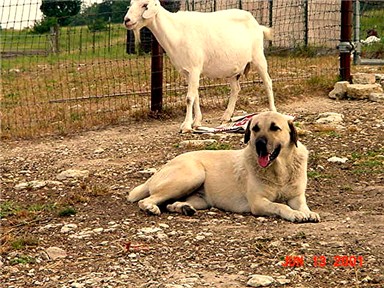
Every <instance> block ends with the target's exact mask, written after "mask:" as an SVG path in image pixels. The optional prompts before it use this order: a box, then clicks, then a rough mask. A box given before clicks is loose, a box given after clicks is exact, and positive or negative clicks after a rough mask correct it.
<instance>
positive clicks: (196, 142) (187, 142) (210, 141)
mask: <svg viewBox="0 0 384 288" xmlns="http://www.w3.org/2000/svg"><path fill="white" fill-rule="evenodd" d="M216 142H217V141H216V140H215V139H204V140H185V141H181V142H180V144H179V146H180V147H181V148H184V147H201V146H206V145H210V144H213V143H216Z"/></svg>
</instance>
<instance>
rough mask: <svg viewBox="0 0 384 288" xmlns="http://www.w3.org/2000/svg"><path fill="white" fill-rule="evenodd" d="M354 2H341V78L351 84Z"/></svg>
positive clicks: (348, 0)
mask: <svg viewBox="0 0 384 288" xmlns="http://www.w3.org/2000/svg"><path fill="white" fill-rule="evenodd" d="M352 16H353V5H352V0H343V1H341V33H340V44H339V47H338V48H339V51H340V78H341V80H343V81H349V82H351V52H352V50H353V45H352Z"/></svg>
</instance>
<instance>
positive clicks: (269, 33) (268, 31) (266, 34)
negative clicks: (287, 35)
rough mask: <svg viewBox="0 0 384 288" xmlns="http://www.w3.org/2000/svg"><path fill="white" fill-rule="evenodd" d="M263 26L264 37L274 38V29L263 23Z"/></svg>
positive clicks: (267, 38)
mask: <svg viewBox="0 0 384 288" xmlns="http://www.w3.org/2000/svg"><path fill="white" fill-rule="evenodd" d="M261 28H262V29H263V34H264V39H265V40H270V41H271V40H273V29H272V28H270V27H266V26H262V25H261Z"/></svg>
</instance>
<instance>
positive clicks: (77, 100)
mask: <svg viewBox="0 0 384 288" xmlns="http://www.w3.org/2000/svg"><path fill="white" fill-rule="evenodd" d="M45 1H48V2H55V3H56V4H57V3H61V4H62V5H64V6H65V3H67V4H68V2H76V3H78V2H79V3H80V4H81V6H80V9H79V10H78V11H77V13H75V12H74V10H76V9H74V8H73V7H72V8H73V9H72V10H71V9H68V10H70V12H68V13H67V14H65V13H64V12H63V10H65V9H63V8H61V10H62V11H61V13H62V14H60V15H56V16H52V15H50V16H47V15H45V14H44V13H43V12H42V9H41V4H42V0H2V1H0V5H1V7H0V9H1V12H0V25H1V40H0V44H1V48H0V51H1V74H2V77H1V85H2V91H1V110H2V121H1V128H2V137H3V138H15V137H34V136H40V135H46V134H60V133H69V132H71V133H72V132H76V131H79V130H84V129H89V128H95V127H102V126H106V125H109V124H113V123H118V122H121V121H129V120H130V119H133V118H135V117H141V116H143V115H146V114H147V113H148V112H149V108H150V107H149V103H150V78H151V71H150V66H151V55H150V52H148V51H142V52H141V53H139V54H137V53H132V49H129V45H131V44H130V43H131V42H130V41H131V40H130V39H129V38H130V37H129V33H128V32H127V31H126V30H125V28H124V27H123V25H122V19H123V17H124V15H125V13H126V7H127V6H128V4H129V1H111V0H104V1H101V0H100V1H92V0H88V1H80V0H72V1H62V0H45ZM43 2H44V1H43ZM166 2H171V4H172V5H177V6H178V7H180V10H194V11H204V12H211V11H216V10H222V9H229V8H240V9H245V10H248V11H250V12H252V14H253V15H254V16H255V18H256V19H257V20H258V21H259V23H260V24H263V25H266V26H272V27H273V28H274V35H275V36H274V41H272V42H271V43H265V44H266V45H265V47H266V54H267V61H268V64H269V71H270V75H271V77H272V79H273V81H274V83H276V85H275V94H276V97H277V98H279V97H283V96H284V95H283V94H284V92H283V90H279V83H282V84H281V85H280V86H281V87H284V86H286V85H288V84H289V83H291V82H294V81H299V80H300V81H301V80H306V81H307V80H310V79H314V78H316V77H331V78H332V79H336V77H337V75H338V59H337V58H338V54H337V53H338V52H337V50H336V46H337V44H338V40H339V35H340V1H338V0H321V1H311V0H274V1H271V0H269V1H267V0H265V1H240V0H216V1H215V0H210V1H207V0H205V1H193V0H180V1H179V2H177V0H175V1H166ZM175 2H176V4H175ZM76 3H75V4H76ZM72 4H73V3H72ZM168 4H169V3H168ZM73 5H74V4H73ZM64 6H63V7H64ZM75 6H76V5H75ZM71 11H72V12H71ZM71 13H72V14H71ZM223 29H225V27H223ZM380 31H381V30H380ZM146 33H149V32H148V31H147V32H146ZM146 39H147V41H150V39H151V38H150V37H146ZM143 45H146V43H145V41H143ZM191 49H193V47H191ZM242 80H243V81H242V87H243V88H244V87H246V88H245V89H243V91H242V92H240V93H241V94H247V93H251V94H253V95H258V96H257V98H258V100H260V101H262V98H266V97H264V95H265V93H264V91H263V88H262V85H259V84H258V83H259V82H260V80H259V76H258V75H257V73H255V72H254V73H250V74H249V75H248V77H247V78H243V79H242ZM247 89H248V90H247ZM163 90H164V100H163V103H164V109H165V110H167V109H168V110H172V109H178V107H184V102H185V94H186V82H185V80H184V79H183V78H181V76H180V75H179V74H178V72H177V71H175V70H174V68H173V66H172V64H171V63H170V61H169V59H168V58H167V57H165V60H164V81H163ZM228 91H229V89H228V88H227V82H226V81H225V80H212V79H207V78H204V77H203V78H202V80H201V87H200V96H201V99H202V101H201V102H202V105H203V106H207V107H210V106H215V107H217V106H221V105H223V104H224V103H225V101H226V99H227V94H228ZM252 97H253V96H252ZM255 97H256V96H255ZM265 102H266V100H265ZM250 104H252V103H250Z"/></svg>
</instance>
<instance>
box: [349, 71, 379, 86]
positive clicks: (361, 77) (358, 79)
mask: <svg viewBox="0 0 384 288" xmlns="http://www.w3.org/2000/svg"><path fill="white" fill-rule="evenodd" d="M375 82H376V77H375V74H370V73H355V74H353V75H352V83H353V84H375Z"/></svg>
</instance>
